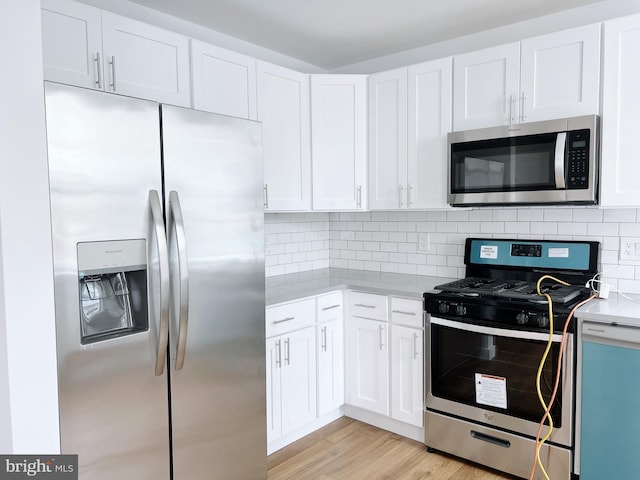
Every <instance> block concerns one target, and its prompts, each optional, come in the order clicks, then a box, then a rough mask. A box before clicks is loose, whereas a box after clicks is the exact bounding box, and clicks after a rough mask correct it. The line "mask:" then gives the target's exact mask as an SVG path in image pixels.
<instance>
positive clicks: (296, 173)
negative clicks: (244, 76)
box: [257, 61, 311, 211]
mask: <svg viewBox="0 0 640 480" xmlns="http://www.w3.org/2000/svg"><path fill="white" fill-rule="evenodd" d="M257 77H258V120H259V121H261V122H262V157H263V161H264V183H265V185H264V190H265V210H266V211H295V210H309V209H310V206H311V205H310V203H311V202H310V199H311V195H310V187H311V148H310V125H309V123H310V116H309V101H310V100H309V78H308V75H306V74H303V73H299V72H296V71H294V70H289V69H288V68H284V67H280V66H277V65H272V64H270V63H266V62H262V61H258V62H257Z"/></svg>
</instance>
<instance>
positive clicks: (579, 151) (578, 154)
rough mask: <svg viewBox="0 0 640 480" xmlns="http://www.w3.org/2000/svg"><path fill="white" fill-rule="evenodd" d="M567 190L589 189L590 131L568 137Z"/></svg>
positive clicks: (578, 131) (577, 131)
mask: <svg viewBox="0 0 640 480" xmlns="http://www.w3.org/2000/svg"><path fill="white" fill-rule="evenodd" d="M567 163H568V164H567V178H566V184H567V188H570V189H580V188H589V130H575V131H571V132H568V135H567Z"/></svg>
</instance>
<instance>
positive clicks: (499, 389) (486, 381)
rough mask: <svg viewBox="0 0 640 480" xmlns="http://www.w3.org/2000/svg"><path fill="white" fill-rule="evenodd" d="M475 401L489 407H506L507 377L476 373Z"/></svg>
mask: <svg viewBox="0 0 640 480" xmlns="http://www.w3.org/2000/svg"><path fill="white" fill-rule="evenodd" d="M476 402H477V403H480V404H482V405H489V406H491V407H498V408H507V379H506V378H505V377H496V376H495V375H487V374H484V373H476Z"/></svg>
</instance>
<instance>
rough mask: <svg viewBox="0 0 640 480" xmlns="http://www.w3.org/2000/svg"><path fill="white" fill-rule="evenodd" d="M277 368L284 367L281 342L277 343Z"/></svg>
mask: <svg viewBox="0 0 640 480" xmlns="http://www.w3.org/2000/svg"><path fill="white" fill-rule="evenodd" d="M276 367H277V368H281V367H282V350H281V349H280V340H278V341H277V342H276Z"/></svg>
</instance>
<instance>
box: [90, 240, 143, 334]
mask: <svg viewBox="0 0 640 480" xmlns="http://www.w3.org/2000/svg"><path fill="white" fill-rule="evenodd" d="M78 288H79V293H80V337H81V338H80V341H81V343H82V344H83V345H86V344H89V343H94V342H99V341H101V340H107V339H111V338H116V337H121V336H125V335H130V334H132V333H137V332H142V331H145V330H148V328H149V320H148V317H149V316H148V303H147V248H146V242H145V240H143V239H140V240H137V239H136V240H114V241H104V242H81V243H78Z"/></svg>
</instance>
